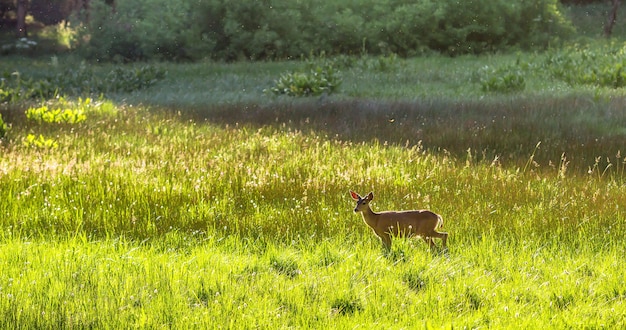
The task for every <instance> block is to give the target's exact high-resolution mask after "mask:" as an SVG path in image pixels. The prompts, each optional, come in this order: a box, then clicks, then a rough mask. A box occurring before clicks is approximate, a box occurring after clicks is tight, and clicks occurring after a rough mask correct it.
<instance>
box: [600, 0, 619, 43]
mask: <svg viewBox="0 0 626 330" xmlns="http://www.w3.org/2000/svg"><path fill="white" fill-rule="evenodd" d="M620 2H621V1H620V0H613V8H611V12H610V13H609V18H608V20H607V21H606V25H604V36H605V37H607V38H608V37H610V36H611V33H612V32H613V26H614V25H615V21H617V10H618V9H619V5H620Z"/></svg>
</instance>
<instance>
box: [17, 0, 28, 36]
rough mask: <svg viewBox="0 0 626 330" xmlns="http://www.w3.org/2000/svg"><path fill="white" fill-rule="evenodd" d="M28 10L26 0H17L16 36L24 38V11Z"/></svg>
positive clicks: (25, 34)
mask: <svg viewBox="0 0 626 330" xmlns="http://www.w3.org/2000/svg"><path fill="white" fill-rule="evenodd" d="M27 11H28V0H17V30H16V34H17V37H18V38H24V37H26V36H27V35H28V34H27V33H26V12H27Z"/></svg>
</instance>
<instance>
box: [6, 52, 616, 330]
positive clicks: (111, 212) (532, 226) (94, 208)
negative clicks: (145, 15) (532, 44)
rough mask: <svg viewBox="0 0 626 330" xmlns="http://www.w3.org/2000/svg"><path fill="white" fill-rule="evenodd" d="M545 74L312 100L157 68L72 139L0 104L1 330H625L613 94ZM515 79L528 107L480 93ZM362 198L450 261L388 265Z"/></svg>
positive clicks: (416, 249)
mask: <svg viewBox="0 0 626 330" xmlns="http://www.w3.org/2000/svg"><path fill="white" fill-rule="evenodd" d="M598 47H601V46H598ZM547 56H549V55H546V54H530V53H518V54H499V55H492V56H490V57H474V56H462V57H457V58H448V57H439V56H432V57H423V58H416V59H398V58H365V59H360V60H355V62H354V63H350V64H349V65H344V66H341V76H342V78H343V82H342V85H341V88H340V90H339V92H338V93H337V94H331V95H323V96H318V97H309V98H290V97H287V96H271V95H268V94H267V93H265V92H264V89H267V88H269V87H270V86H271V85H272V84H273V83H274V81H275V79H277V77H278V76H279V75H280V74H281V73H284V72H288V71H291V70H300V69H302V68H303V66H304V65H303V63H302V62H299V61H293V62H277V63H275V62H269V63H234V64H223V63H208V62H207V63H194V64H155V65H157V66H160V67H161V68H163V69H164V70H166V71H167V75H166V77H165V79H164V80H162V81H159V82H158V83H156V84H155V85H154V86H152V87H150V88H147V89H143V90H139V91H135V92H131V93H123V92H120V93H112V94H110V95H107V96H106V98H101V99H98V98H95V99H94V100H92V101H91V103H90V104H88V105H86V106H85V108H86V109H87V110H86V113H85V115H86V120H84V121H82V122H78V123H73V124H71V123H63V124H53V123H44V122H37V121H34V120H32V119H29V118H27V116H26V115H25V111H26V109H28V108H29V107H37V106H38V105H37V104H35V102H25V103H19V104H14V105H3V106H2V110H1V111H0V113H2V116H3V118H4V119H5V121H6V122H8V123H10V124H11V130H10V131H9V133H8V135H7V137H6V138H5V139H3V140H1V141H2V142H1V145H0V152H1V153H0V215H1V216H0V230H1V231H0V313H1V314H0V327H1V328H54V329H58V328H130V327H134V328H272V329H274V328H382V327H385V328H487V327H489V328H510V327H516V328H539V327H545V326H549V327H553V328H601V327H606V328H621V327H624V326H625V322H624V320H625V319H626V287H625V286H624V282H623V281H624V278H626V271H625V270H624V267H623V264H622V261H623V256H624V254H625V253H626V248H625V245H624V240H625V238H626V237H625V236H626V235H625V234H624V233H625V232H626V219H625V214H624V212H623V206H624V205H625V204H626V186H625V184H624V183H625V182H626V177H625V174H624V165H625V163H624V156H623V155H622V152H624V151H625V150H623V146H624V142H625V141H626V139H625V137H626V130H625V129H626V110H624V109H626V104H624V103H625V101H624V94H625V93H624V92H623V90H622V89H621V88H612V87H606V86H590V85H584V84H569V83H566V82H563V81H562V80H559V79H556V78H553V77H550V76H546V75H543V74H542V72H543V71H545V70H544V69H545V67H541V63H545V62H546V58H547ZM346 60H347V59H342V61H346ZM57 61H58V62H57ZM54 62H55V63H54V65H53V64H52V63H51V61H50V59H48V58H40V59H36V60H28V61H27V60H24V59H21V58H8V59H6V61H5V59H3V62H2V64H0V69H1V70H2V71H7V70H18V71H19V72H21V73H22V75H24V76H26V75H29V74H31V75H36V74H37V73H38V72H45V71H54V70H61V69H62V68H63V67H71V66H72V65H74V63H75V59H73V58H70V57H68V58H65V57H60V58H58V59H55V60H54ZM334 63H335V64H336V65H338V64H337V63H338V62H334ZM516 63H517V64H518V65H519V63H522V65H520V67H522V68H523V72H522V74H523V76H524V78H525V89H524V90H522V91H507V92H488V91H484V90H482V89H481V82H482V81H483V80H482V78H481V75H482V73H483V72H485V70H486V69H485V67H487V68H496V69H497V68H506V67H507V66H510V65H514V64H516ZM59 66H60V67H61V68H59ZM111 69H112V66H107V65H102V66H99V67H97V70H100V71H102V72H106V71H108V70H111ZM487 71H488V70H487ZM81 102H83V103H82V104H86V101H85V100H84V99H81V100H72V101H69V104H71V105H74V106H80V104H81ZM29 136H30V138H29ZM37 139H39V140H37ZM351 189H352V190H356V191H357V192H359V193H361V194H364V193H367V192H369V191H374V193H375V196H376V197H375V199H374V201H373V209H374V210H385V209H412V208H428V209H432V210H433V211H435V212H437V213H439V214H441V215H442V216H443V218H444V221H445V226H444V229H445V230H446V231H447V232H448V233H449V234H450V236H449V240H448V245H449V250H448V251H434V252H430V251H429V249H428V247H427V246H426V245H425V244H424V243H423V242H422V241H421V240H407V239H401V238H398V239H396V240H394V245H393V247H392V249H391V251H390V252H385V251H384V250H383V249H382V247H381V245H380V242H379V241H378V240H377V239H376V237H375V236H374V235H373V233H372V232H371V231H370V230H369V229H368V228H367V227H366V226H365V224H364V223H363V221H362V220H361V217H360V215H358V214H354V212H353V211H352V210H353V208H354V204H353V201H352V200H351V198H350V196H349V194H348V191H349V190H351ZM438 243H439V242H438Z"/></svg>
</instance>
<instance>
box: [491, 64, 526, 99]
mask: <svg viewBox="0 0 626 330" xmlns="http://www.w3.org/2000/svg"><path fill="white" fill-rule="evenodd" d="M481 71H482V72H481V78H480V85H481V89H482V91H483V92H501V93H510V92H520V91H523V90H524V88H526V80H525V79H524V72H522V70H521V69H519V66H518V65H515V66H504V67H501V68H496V69H493V68H490V67H485V68H483V69H482V70H481Z"/></svg>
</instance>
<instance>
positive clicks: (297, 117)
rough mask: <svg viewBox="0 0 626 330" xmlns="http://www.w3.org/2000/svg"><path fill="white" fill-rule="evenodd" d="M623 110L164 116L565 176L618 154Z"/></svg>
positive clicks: (373, 104)
mask: <svg viewBox="0 0 626 330" xmlns="http://www.w3.org/2000/svg"><path fill="white" fill-rule="evenodd" d="M625 103H626V101H624V100H623V99H617V98H616V99H612V100H604V101H597V100H593V98H591V97H590V96H584V95H583V96H580V95H573V96H569V97H562V98H549V97H543V98H533V97H528V96H527V97H521V96H520V97H508V98H502V99H495V100H494V99H492V100H490V101H482V100H471V101H445V100H416V101H374V100H330V101H329V100H325V101H324V100H321V99H305V100H301V99H300V100H296V101H282V102H275V103H272V104H265V105H257V104H225V105H212V106H206V107H188V108H185V109H181V108H176V109H170V110H171V111H175V112H176V113H181V116H182V117H184V118H185V119H194V120H196V121H200V122H201V121H209V122H211V123H214V124H218V125H224V126H229V127H236V126H245V127H268V126H269V127H274V128H276V129H291V130H299V131H302V132H314V133H316V134H321V135H326V136H328V138H332V139H339V140H342V141H350V142H353V143H372V142H378V143H386V144H390V145H399V146H409V147H410V146H415V145H418V144H419V145H422V146H423V147H424V148H425V149H426V150H428V151H429V152H434V153H444V154H446V155H452V156H453V157H454V158H455V159H458V160H460V161H466V160H468V159H471V160H472V161H484V162H489V163H492V162H494V161H497V162H498V163H502V164H505V165H512V166H517V167H519V168H524V167H525V166H527V164H528V163H529V160H530V157H531V156H533V158H532V161H533V162H534V165H533V166H534V167H543V168H545V169H547V170H553V169H556V170H558V168H557V167H558V166H559V164H560V163H561V162H562V156H563V155H565V158H566V159H565V160H566V162H567V165H568V166H569V170H580V171H583V172H586V171H587V170H588V169H589V167H590V166H593V165H594V163H595V162H596V159H597V157H599V156H601V157H603V158H604V159H606V158H607V157H615V155H617V153H618V151H620V150H621V148H623V146H624V142H625V141H626V112H625V111H611V109H616V110H618V109H624V108H626V104H625ZM183 110H184V111H183ZM538 143H540V145H539V147H538V148H536V147H537V144H538ZM599 166H600V167H602V165H599Z"/></svg>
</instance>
